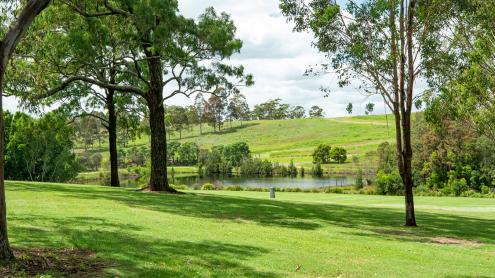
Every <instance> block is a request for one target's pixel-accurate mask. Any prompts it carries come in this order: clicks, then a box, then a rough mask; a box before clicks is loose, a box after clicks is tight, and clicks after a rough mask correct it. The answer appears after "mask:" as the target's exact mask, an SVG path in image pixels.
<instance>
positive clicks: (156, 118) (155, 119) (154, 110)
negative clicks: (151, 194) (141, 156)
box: [147, 90, 176, 193]
mask: <svg viewBox="0 0 495 278" xmlns="http://www.w3.org/2000/svg"><path fill="white" fill-rule="evenodd" d="M147 101H148V108H149V110H150V129H151V176H150V190H151V191H165V192H172V193H173V192H176V191H175V189H173V188H172V187H170V186H169V184H168V180H167V134H166V131H165V108H164V107H163V99H162V91H161V90H159V91H155V92H150V94H149V96H148V100H147Z"/></svg>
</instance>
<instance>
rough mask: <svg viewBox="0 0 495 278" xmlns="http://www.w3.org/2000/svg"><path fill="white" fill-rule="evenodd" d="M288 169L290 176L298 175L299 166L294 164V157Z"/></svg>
mask: <svg viewBox="0 0 495 278" xmlns="http://www.w3.org/2000/svg"><path fill="white" fill-rule="evenodd" d="M287 170H288V172H289V176H291V177H296V176H297V168H296V166H295V165H294V160H293V159H291V160H290V164H289V167H288V168H287Z"/></svg>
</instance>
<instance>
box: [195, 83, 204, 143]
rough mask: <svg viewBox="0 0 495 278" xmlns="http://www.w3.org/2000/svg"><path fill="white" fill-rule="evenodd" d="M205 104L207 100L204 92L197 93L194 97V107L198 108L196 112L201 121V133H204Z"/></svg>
mask: <svg viewBox="0 0 495 278" xmlns="http://www.w3.org/2000/svg"><path fill="white" fill-rule="evenodd" d="M205 104H206V100H205V98H204V96H203V94H202V93H198V94H196V97H195V98H194V107H195V108H196V109H195V110H196V113H197V117H198V122H199V134H200V135H203V122H204V120H205Z"/></svg>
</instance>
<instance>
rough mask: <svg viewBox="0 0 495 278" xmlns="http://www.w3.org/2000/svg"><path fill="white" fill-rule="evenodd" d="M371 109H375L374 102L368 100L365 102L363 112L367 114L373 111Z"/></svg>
mask: <svg viewBox="0 0 495 278" xmlns="http://www.w3.org/2000/svg"><path fill="white" fill-rule="evenodd" d="M373 109H375V104H374V103H372V102H370V103H368V104H366V107H365V110H364V113H365V114H366V115H369V114H371V113H372V112H373Z"/></svg>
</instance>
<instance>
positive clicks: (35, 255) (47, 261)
mask: <svg viewBox="0 0 495 278" xmlns="http://www.w3.org/2000/svg"><path fill="white" fill-rule="evenodd" d="M14 255H15V257H16V258H15V259H14V260H12V261H11V262H9V263H6V264H4V265H0V277H39V276H40V275H54V276H55V277H102V276H104V275H103V270H104V269H105V268H107V267H109V266H110V265H111V264H110V263H108V262H104V261H102V260H100V259H97V258H96V254H95V253H94V252H92V251H88V250H81V249H48V248H18V249H15V250H14Z"/></svg>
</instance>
